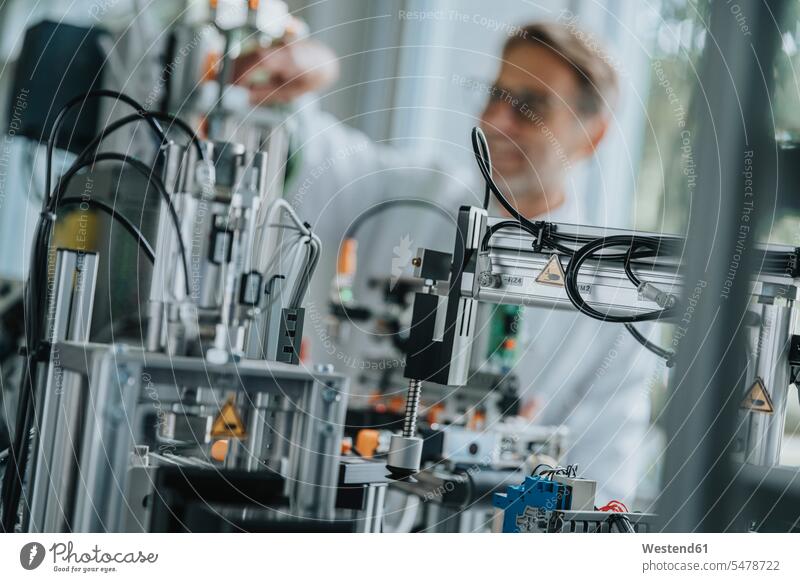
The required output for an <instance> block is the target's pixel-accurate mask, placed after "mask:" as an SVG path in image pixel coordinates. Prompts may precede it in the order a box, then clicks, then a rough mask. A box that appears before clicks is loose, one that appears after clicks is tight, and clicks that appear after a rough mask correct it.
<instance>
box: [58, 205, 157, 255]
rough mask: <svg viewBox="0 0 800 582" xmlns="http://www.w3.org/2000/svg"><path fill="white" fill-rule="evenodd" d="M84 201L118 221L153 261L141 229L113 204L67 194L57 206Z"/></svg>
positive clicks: (151, 252) (148, 244)
mask: <svg viewBox="0 0 800 582" xmlns="http://www.w3.org/2000/svg"><path fill="white" fill-rule="evenodd" d="M84 203H85V204H88V205H89V206H90V207H92V208H94V209H96V210H100V211H101V212H104V213H106V214H108V215H109V216H110V217H111V218H113V219H114V220H116V221H117V222H119V223H120V224H121V225H122V226H123V228H125V230H127V231H128V232H129V233H130V234H131V235H132V236H133V238H135V239H136V242H137V243H138V244H139V247H141V249H142V250H143V251H144V254H145V255H147V258H148V259H150V262H151V263H152V262H154V261H155V259H156V254H155V252H154V251H153V247H151V246H150V243H149V242H147V239H146V238H145V236H144V234H142V231H141V230H139V229H138V228H136V225H135V224H133V223H132V222H131V221H130V220H128V219H127V218H125V216H123V215H122V214H120V213H119V212H117V211H116V210H115V209H114V207H113V206H111V205H109V204H106V203H105V202H100V201H99V200H85V199H83V198H79V197H78V196H68V197H66V198H62V199H61V202H60V203H59V204H58V208H63V207H64V206H71V205H81V204H84Z"/></svg>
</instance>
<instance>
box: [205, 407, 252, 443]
mask: <svg viewBox="0 0 800 582" xmlns="http://www.w3.org/2000/svg"><path fill="white" fill-rule="evenodd" d="M245 434H246V433H245V430H244V423H243V422H242V417H241V416H239V413H238V412H237V411H236V407H235V406H234V405H233V397H231V398H228V401H227V402H226V403H225V405H224V406H223V407H222V410H220V411H219V415H218V416H217V418H215V419H214V423H213V424H212V425H211V436H212V437H214V438H217V437H233V438H237V439H242V438H244V437H245Z"/></svg>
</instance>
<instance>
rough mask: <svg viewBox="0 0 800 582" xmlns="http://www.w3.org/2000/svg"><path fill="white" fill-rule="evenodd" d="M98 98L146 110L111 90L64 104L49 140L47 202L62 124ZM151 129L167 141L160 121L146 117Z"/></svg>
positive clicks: (91, 94)
mask: <svg viewBox="0 0 800 582" xmlns="http://www.w3.org/2000/svg"><path fill="white" fill-rule="evenodd" d="M98 97H108V98H111V99H117V100H118V101H122V102H123V103H126V104H128V105H130V106H131V107H133V108H134V109H135V110H136V111H138V112H140V113H142V112H144V111H146V110H145V108H144V107H143V106H142V105H141V104H140V103H139V102H138V101H136V100H135V99H133V98H131V97H128V96H127V95H125V94H124V93H120V92H119V91H111V90H109V89H97V90H95V91H89V92H88V93H82V94H81V95H77V96H75V97H73V98H72V99H70V100H69V101H67V102H66V104H64V106H63V107H62V108H61V110H60V111H59V112H58V115H56V119H55V121H53V127H52V128H51V129H50V136H49V137H48V139H47V175H46V176H45V190H44V191H45V200H47V198H48V196H50V186H51V185H52V184H51V176H52V173H53V150H54V149H55V144H56V140H57V139H58V134H59V132H60V130H61V124H62V123H63V122H64V117H66V115H67V113H69V110H70V109H72V108H73V107H75V106H76V105H78V104H79V103H85V102H86V100H87V99H95V98H98ZM146 119H147V121H148V123H149V124H150V127H152V128H153V131H154V132H155V133H156V135H158V137H159V139H160V140H161V141H162V142H164V141H166V134H165V133H164V130H163V129H162V128H161V125H159V123H158V121H157V120H156V119H155V118H154V117H146ZM43 208H44V205H43Z"/></svg>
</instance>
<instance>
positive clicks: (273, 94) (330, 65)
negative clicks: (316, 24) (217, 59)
mask: <svg viewBox="0 0 800 582" xmlns="http://www.w3.org/2000/svg"><path fill="white" fill-rule="evenodd" d="M233 76H234V82H235V83H236V84H237V85H242V86H244V87H248V88H249V89H250V102H251V103H253V104H254V105H265V104H270V103H286V102H288V101H291V100H292V99H295V98H297V97H299V96H300V95H303V94H304V93H308V92H310V91H319V90H321V89H324V88H325V87H328V86H330V85H331V84H333V83H334V82H335V81H336V79H337V78H338V77H339V62H338V60H337V59H336V55H335V54H334V53H333V51H332V50H331V49H329V48H328V47H327V46H325V45H324V44H322V43H319V42H315V41H311V40H300V41H294V42H290V43H289V44H284V45H279V46H273V47H270V48H267V49H259V50H257V51H253V52H251V53H248V54H246V55H243V56H241V57H239V58H238V59H237V60H236V62H235V63H234V69H233Z"/></svg>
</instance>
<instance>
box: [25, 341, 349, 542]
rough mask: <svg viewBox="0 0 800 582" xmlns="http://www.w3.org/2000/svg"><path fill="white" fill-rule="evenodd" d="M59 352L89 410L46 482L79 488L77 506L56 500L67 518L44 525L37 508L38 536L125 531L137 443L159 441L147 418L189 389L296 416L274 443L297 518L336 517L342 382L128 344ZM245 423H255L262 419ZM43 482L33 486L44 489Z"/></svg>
mask: <svg viewBox="0 0 800 582" xmlns="http://www.w3.org/2000/svg"><path fill="white" fill-rule="evenodd" d="M54 349H57V350H58V353H59V354H60V366H61V368H62V373H63V375H64V377H65V378H70V386H71V388H70V390H74V391H79V392H80V393H81V401H82V403H83V406H82V407H81V408H80V410H79V411H78V412H77V415H76V419H73V422H77V423H78V427H79V428H78V431H77V432H76V433H74V434H73V435H72V437H73V438H72V439H71V441H70V443H66V445H67V446H71V443H72V442H74V443H75V447H74V449H73V450H71V451H70V456H69V459H68V461H69V462H68V463H66V465H67V466H66V467H64V468H63V469H62V470H61V471H59V472H58V473H54V472H53V471H52V469H51V471H50V473H49V474H48V475H47V476H46V477H45V476H42V478H44V479H45V480H46V481H45V483H46V482H47V481H49V482H50V483H60V482H61V481H62V480H63V481H67V480H69V481H71V482H72V483H73V486H74V505H73V504H72V503H73V502H70V504H64V503H63V501H64V500H59V499H55V500H54V501H55V502H57V503H59V508H61V511H59V512H57V514H56V515H55V516H53V515H50V516H49V517H48V519H47V520H45V521H42V515H43V513H42V510H41V508H40V506H39V505H38V504H36V503H35V504H34V505H33V507H32V510H31V520H30V525H29V529H30V530H31V531H67V530H68V531H78V532H92V531H121V530H122V528H123V526H124V524H125V520H126V513H127V510H126V504H127V500H126V491H127V484H128V479H129V469H130V467H131V454H132V452H133V451H134V447H135V446H137V445H143V444H147V445H152V444H153V443H148V442H145V441H144V440H143V434H144V430H143V424H144V423H143V420H144V419H145V416H146V414H147V413H148V412H151V413H152V412H153V411H157V409H158V410H168V409H169V407H170V406H171V405H173V404H175V405H180V403H181V396H182V393H181V387H182V386H192V387H197V388H205V389H211V390H213V391H214V392H213V395H212V397H213V398H214V399H215V401H216V402H218V403H222V402H224V401H225V395H226V394H230V393H235V394H238V395H239V396H240V400H239V401H240V402H245V403H250V402H252V403H259V402H263V396H264V395H266V398H267V399H268V400H272V401H273V402H275V403H276V405H277V406H279V407H281V408H282V409H283V410H284V411H286V412H289V413H291V416H292V422H291V423H290V426H291V432H290V433H289V434H288V435H287V434H281V433H280V431H277V430H271V431H270V432H271V433H272V434H273V435H277V436H274V437H273V438H277V439H280V440H279V441H274V442H273V445H278V444H279V445H280V447H279V448H280V451H281V454H283V455H285V457H286V462H285V463H284V464H283V467H282V469H283V470H284V471H285V473H283V474H284V476H285V477H286V483H287V490H286V495H287V497H288V498H289V499H290V502H291V504H290V508H289V511H291V512H292V513H293V514H294V515H297V516H303V517H311V518H316V519H332V518H333V517H334V503H335V499H336V475H337V470H336V469H337V463H338V459H339V454H340V451H339V449H340V443H341V438H342V432H343V425H344V415H345V409H346V405H347V380H346V378H345V377H344V376H342V375H339V374H333V373H314V374H312V373H310V372H308V371H306V370H304V369H302V368H298V367H297V366H291V365H287V364H280V363H273V362H265V361H254V360H242V361H239V362H230V363H227V364H222V365H213V364H210V363H209V362H207V361H205V360H203V359H201V358H190V357H170V356H168V355H165V354H158V353H150V352H145V351H143V350H141V349H138V348H132V347H129V346H122V345H119V346H108V345H102V344H91V343H71V342H65V343H57V344H56V345H54ZM251 410H255V411H256V412H255V413H254V414H255V415H259V416H257V418H258V421H260V422H263V423H264V424H266V425H267V426H268V427H269V423H270V420H271V418H266V417H264V416H260V414H262V411H260V410H259V409H258V408H257V407H256V406H255V405H253V407H251ZM244 416H245V418H248V419H249V423H250V426H253V418H254V417H253V416H252V415H249V416H248V415H247V414H245V415H244ZM271 428H273V429H274V428H277V427H271ZM51 434H52V433H51ZM248 444H250V445H252V442H250V441H248V442H240V443H239V447H238V448H237V450H236V451H235V454H236V455H237V460H236V464H237V465H239V466H242V467H246V466H248V459H249V457H250V450H249V446H248ZM46 445H47V443H44V444H43V446H46ZM273 448H278V447H275V446H273ZM254 454H256V455H257V454H258V452H254ZM260 469H261V470H267V467H265V466H261V467H260ZM38 481H40V480H39V479H37V480H36V481H34V487H36V486H41V485H37V482H38ZM51 503H52V502H51ZM71 507H74V509H71V510H70V508H71Z"/></svg>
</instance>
